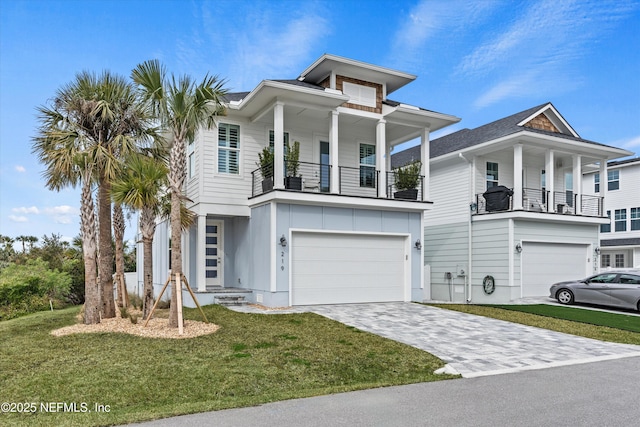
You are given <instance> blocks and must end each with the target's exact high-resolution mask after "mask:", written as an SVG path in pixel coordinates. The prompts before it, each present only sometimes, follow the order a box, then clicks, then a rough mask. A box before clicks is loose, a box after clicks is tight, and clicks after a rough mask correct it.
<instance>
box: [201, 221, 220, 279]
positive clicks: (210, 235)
mask: <svg viewBox="0 0 640 427" xmlns="http://www.w3.org/2000/svg"><path fill="white" fill-rule="evenodd" d="M204 238H205V242H204V244H205V257H204V259H205V268H204V271H205V278H206V285H207V286H222V281H221V276H222V274H221V272H222V262H221V261H222V221H214V220H210V219H207V225H206V230H205V233H204Z"/></svg>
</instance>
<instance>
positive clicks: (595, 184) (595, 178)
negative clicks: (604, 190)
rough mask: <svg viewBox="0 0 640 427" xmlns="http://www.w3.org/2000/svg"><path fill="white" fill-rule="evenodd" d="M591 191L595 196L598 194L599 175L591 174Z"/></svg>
mask: <svg viewBox="0 0 640 427" xmlns="http://www.w3.org/2000/svg"><path fill="white" fill-rule="evenodd" d="M593 191H594V192H595V193H596V194H597V193H599V192H600V174H599V173H596V174H593Z"/></svg>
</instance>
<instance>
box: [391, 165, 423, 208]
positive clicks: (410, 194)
mask: <svg viewBox="0 0 640 427" xmlns="http://www.w3.org/2000/svg"><path fill="white" fill-rule="evenodd" d="M404 179H405V180H406V179H408V180H409V181H410V182H409V183H407V182H400V180H399V176H398V172H397V171H392V172H387V198H389V199H404V200H420V201H423V200H424V176H422V175H408V176H405V177H404ZM407 184H408V185H407ZM399 187H400V188H399ZM406 187H409V188H406Z"/></svg>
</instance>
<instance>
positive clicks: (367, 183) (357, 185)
mask: <svg viewBox="0 0 640 427" xmlns="http://www.w3.org/2000/svg"><path fill="white" fill-rule="evenodd" d="M379 180H380V175H379V174H378V171H377V170H376V168H375V167H370V166H365V167H361V168H352V167H348V166H339V167H338V183H339V184H338V193H339V194H342V195H345V196H360V197H378V183H379Z"/></svg>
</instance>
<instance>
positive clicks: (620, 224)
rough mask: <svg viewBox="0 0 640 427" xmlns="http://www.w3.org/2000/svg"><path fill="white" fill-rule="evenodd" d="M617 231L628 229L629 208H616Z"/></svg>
mask: <svg viewBox="0 0 640 427" xmlns="http://www.w3.org/2000/svg"><path fill="white" fill-rule="evenodd" d="M614 218H615V222H616V231H627V210H626V209H616V211H615V217H614Z"/></svg>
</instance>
